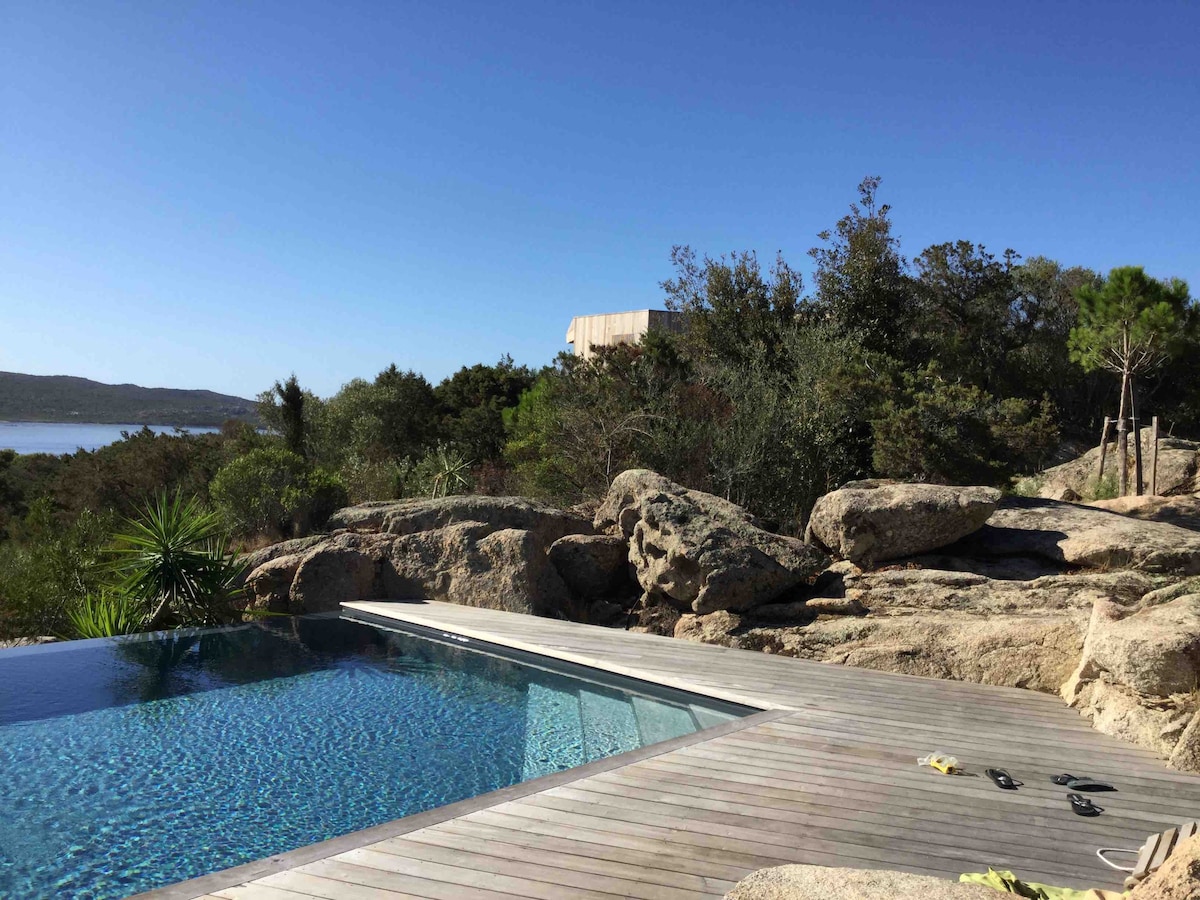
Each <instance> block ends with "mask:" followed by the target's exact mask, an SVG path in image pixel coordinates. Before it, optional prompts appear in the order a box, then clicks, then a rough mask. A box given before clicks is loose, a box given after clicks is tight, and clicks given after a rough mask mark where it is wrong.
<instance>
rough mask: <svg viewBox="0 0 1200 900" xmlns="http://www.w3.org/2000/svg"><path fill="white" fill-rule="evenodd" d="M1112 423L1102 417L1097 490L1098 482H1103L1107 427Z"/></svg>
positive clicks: (1106, 451) (1106, 449) (1106, 453)
mask: <svg viewBox="0 0 1200 900" xmlns="http://www.w3.org/2000/svg"><path fill="white" fill-rule="evenodd" d="M1111 422H1112V419H1110V418H1109V417H1108V416H1105V417H1104V428H1102V429H1101V430H1100V467H1099V468H1098V469H1097V470H1096V487H1097V488H1099V486H1100V482H1101V481H1103V480H1104V458H1105V457H1106V456H1108V426H1109V424H1110V423H1111Z"/></svg>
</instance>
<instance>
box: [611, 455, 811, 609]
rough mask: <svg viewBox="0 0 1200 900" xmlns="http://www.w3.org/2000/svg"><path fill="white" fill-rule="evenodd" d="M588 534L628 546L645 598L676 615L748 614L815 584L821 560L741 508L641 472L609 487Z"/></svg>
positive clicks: (620, 477)
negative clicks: (609, 536) (617, 538)
mask: <svg viewBox="0 0 1200 900" xmlns="http://www.w3.org/2000/svg"><path fill="white" fill-rule="evenodd" d="M595 526H596V529H597V530H598V531H611V532H613V533H618V534H620V535H622V536H623V537H624V538H625V539H626V540H628V542H629V561H630V562H631V563H632V564H633V566H634V569H635V571H636V573H637V580H638V583H639V584H640V585H641V586H642V589H643V590H644V591H645V592H646V593H647V594H648V595H650V596H651V597H661V598H663V599H665V600H666V601H667V602H669V603H671V604H672V605H674V606H675V607H677V608H678V609H680V610H685V611H691V612H695V613H709V612H714V611H716V610H720V609H731V610H747V609H753V608H754V607H756V606H760V605H763V604H766V603H770V602H771V601H772V600H774V599H776V598H777V597H779V596H780V595H781V594H783V593H784V592H785V591H787V590H788V589H790V588H793V587H795V586H796V585H798V584H800V583H801V582H803V581H805V580H807V579H809V578H811V577H813V576H815V575H816V574H817V573H818V572H819V571H820V570H821V568H822V566H823V565H824V563H825V562H826V560H825V558H824V555H823V554H821V553H820V552H818V551H817V550H815V549H813V548H812V547H809V546H808V545H806V544H805V543H804V542H803V541H799V540H797V539H795V538H789V537H784V536H782V535H778V534H772V533H771V532H769V531H766V530H765V529H763V528H761V527H759V524H758V522H757V520H755V519H754V517H753V516H751V515H750V514H749V513H747V512H746V511H745V510H744V509H742V508H741V507H739V506H737V505H735V504H733V503H730V502H729V501H728V500H723V499H721V498H720V497H716V496H714V495H712V494H706V493H703V492H701V491H691V490H688V489H687V488H685V487H683V486H682V485H678V484H676V483H675V482H673V481H670V480H669V479H666V478H663V477H662V476H661V475H658V474H656V473H654V472H650V471H647V470H644V469H632V470H630V471H628V472H623V473H621V474H620V475H618V476H617V478H616V479H614V481H613V483H612V486H611V487H610V488H609V491H608V494H607V496H606V497H605V499H604V501H603V503H601V505H600V508H599V510H597V512H596V519H595Z"/></svg>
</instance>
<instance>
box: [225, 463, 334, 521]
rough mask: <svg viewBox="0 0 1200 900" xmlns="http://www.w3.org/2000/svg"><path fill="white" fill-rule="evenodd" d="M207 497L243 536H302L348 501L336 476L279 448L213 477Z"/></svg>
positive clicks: (237, 464) (229, 465) (230, 465)
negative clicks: (311, 465) (313, 466)
mask: <svg viewBox="0 0 1200 900" xmlns="http://www.w3.org/2000/svg"><path fill="white" fill-rule="evenodd" d="M209 494H210V496H211V497H212V499H213V503H214V504H215V505H216V508H217V510H218V511H219V512H220V514H221V515H222V517H223V518H224V519H225V522H226V524H227V525H228V526H229V528H230V529H232V530H233V531H234V532H235V533H237V534H239V535H243V536H247V537H250V536H254V535H268V536H272V537H291V536H293V535H297V534H304V533H306V532H307V531H309V530H311V529H313V528H320V527H322V526H323V525H324V524H325V522H326V521H327V520H328V518H329V516H330V514H331V513H332V512H333V511H334V510H335V509H337V508H339V507H340V506H344V505H345V504H346V502H347V495H346V488H345V486H344V485H343V484H342V482H341V479H340V478H338V476H337V475H335V474H334V473H332V472H330V471H328V470H327V469H321V468H316V469H313V468H310V466H309V464H308V463H307V462H305V460H304V459H303V458H302V457H301V456H299V455H298V454H296V453H292V452H291V451H289V450H285V449H283V448H282V447H265V448H262V449H259V450H253V451H251V452H250V453H247V454H246V455H245V456H240V457H238V458H237V459H235V460H234V461H233V462H231V463H229V464H228V465H227V466H225V467H224V468H222V469H221V471H219V472H218V473H217V474H216V477H215V478H213V481H212V484H211V485H210V486H209Z"/></svg>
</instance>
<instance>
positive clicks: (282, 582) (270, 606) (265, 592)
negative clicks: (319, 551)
mask: <svg viewBox="0 0 1200 900" xmlns="http://www.w3.org/2000/svg"><path fill="white" fill-rule="evenodd" d="M303 559H304V554H303V553H292V554H289V555H286V556H277V557H275V558H274V559H270V560H268V561H267V562H265V563H263V564H262V565H260V566H258V567H257V568H255V569H253V570H252V571H251V572H250V574H249V575H248V576H247V579H246V593H247V597H246V600H247V605H248V606H249V607H250V608H251V609H259V610H266V611H267V612H273V613H286V612H288V610H289V609H290V607H291V594H292V582H293V581H294V580H295V579H296V570H297V569H299V568H300V563H301V561H303Z"/></svg>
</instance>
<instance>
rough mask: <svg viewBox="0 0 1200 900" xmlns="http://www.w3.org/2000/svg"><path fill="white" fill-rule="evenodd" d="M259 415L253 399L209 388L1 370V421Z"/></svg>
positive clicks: (185, 420)
mask: <svg viewBox="0 0 1200 900" xmlns="http://www.w3.org/2000/svg"><path fill="white" fill-rule="evenodd" d="M257 418H258V417H257V415H256V414H255V409H254V401H252V400H247V399H245V398H244V397H230V396H228V395H226V394H216V393H213V392H212V391H181V390H175V389H173V388H144V387H138V386H137V385H136V384H101V383H100V382H98V381H89V380H88V379H87V378H73V377H71V376H69V375H19V374H17V373H15V372H0V421H9V422H101V423H114V424H116V423H120V424H131V425H220V424H221V423H222V422H224V421H225V420H226V419H244V420H246V421H250V422H256V421H257Z"/></svg>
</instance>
